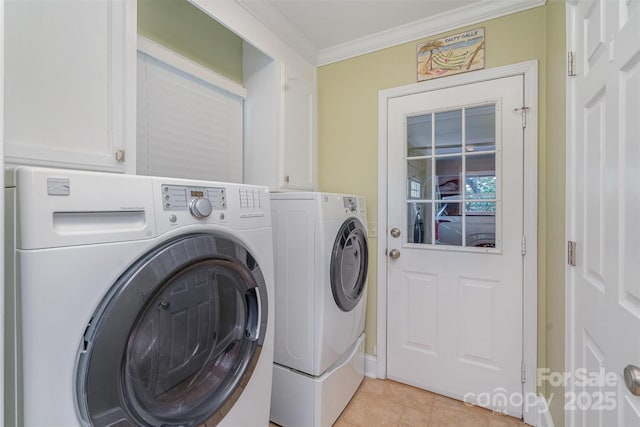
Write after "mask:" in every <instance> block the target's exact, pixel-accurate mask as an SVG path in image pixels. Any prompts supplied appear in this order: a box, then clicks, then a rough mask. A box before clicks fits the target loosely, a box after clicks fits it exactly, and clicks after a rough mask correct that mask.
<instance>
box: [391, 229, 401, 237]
mask: <svg viewBox="0 0 640 427" xmlns="http://www.w3.org/2000/svg"><path fill="white" fill-rule="evenodd" d="M391 237H395V238H396V239H397V238H398V237H400V229H399V228H397V227H393V228H392V229H391Z"/></svg>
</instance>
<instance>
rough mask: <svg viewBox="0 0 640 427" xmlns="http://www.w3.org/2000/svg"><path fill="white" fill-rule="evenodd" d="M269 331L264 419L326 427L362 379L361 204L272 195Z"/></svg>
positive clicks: (364, 247)
mask: <svg viewBox="0 0 640 427" xmlns="http://www.w3.org/2000/svg"><path fill="white" fill-rule="evenodd" d="M271 206H272V218H273V227H274V257H275V266H276V267H275V277H276V282H275V283H276V284H275V299H276V302H275V304H276V307H277V311H276V328H275V356H274V362H275V364H274V379H273V382H274V386H273V394H272V400H271V420H272V421H273V422H275V423H277V424H280V425H283V426H294V425H295V426H324V425H331V424H332V423H333V422H334V421H335V420H336V419H337V417H338V416H339V415H340V412H342V410H343V409H344V408H345V406H346V405H347V403H348V402H349V400H350V399H351V397H352V396H353V394H354V393H355V391H356V389H357V388H358V386H359V384H360V382H361V381H362V379H363V377H364V350H363V346H364V320H365V307H366V283H367V282H366V278H367V268H368V242H367V232H366V224H367V215H366V208H365V201H364V198H363V197H359V196H353V195H344V194H331V193H318V192H295V193H272V194H271Z"/></svg>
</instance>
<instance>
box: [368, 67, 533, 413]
mask: <svg viewBox="0 0 640 427" xmlns="http://www.w3.org/2000/svg"><path fill="white" fill-rule="evenodd" d="M515 75H522V76H524V100H525V104H526V107H528V110H527V126H526V128H525V129H524V139H525V141H524V188H525V190H526V191H525V194H524V233H525V236H526V253H527V255H526V256H525V257H524V273H523V283H524V289H523V298H524V302H523V316H524V319H523V325H524V330H523V347H524V348H523V356H524V362H525V377H526V382H525V384H524V394H525V395H524V396H523V397H524V399H525V402H527V400H526V399H527V397H528V396H535V395H537V391H536V383H537V381H536V378H537V376H536V375H537V367H538V366H537V352H538V328H537V319H538V313H537V309H538V300H537V299H538V274H537V269H538V236H537V233H538V215H537V212H538V61H537V60H535V61H528V62H522V63H519V64H513V65H507V66H503V67H498V68H492V69H488V70H482V71H474V72H471V73H466V74H459V75H456V76H451V77H446V78H440V79H434V80H430V81H426V82H421V83H415V84H410V85H406V86H400V87H395V88H390V89H384V90H381V91H379V92H378V246H377V261H378V271H377V272H378V295H377V297H378V321H377V329H378V333H377V355H376V357H377V360H376V376H377V377H378V378H386V377H387V255H386V250H387V236H386V233H388V223H387V179H388V169H387V145H388V132H387V114H388V101H389V99H391V98H396V97H400V96H406V95H413V94H417V93H422V92H429V91H434V90H439V89H445V88H449V87H454V86H460V85H464V84H471V83H479V82H483V81H486V80H494V79H499V78H503V77H510V76H515ZM524 406H525V408H524V420H525V422H527V423H529V424H533V425H535V423H536V421H537V415H538V414H537V408H536V407H533V406H532V405H524Z"/></svg>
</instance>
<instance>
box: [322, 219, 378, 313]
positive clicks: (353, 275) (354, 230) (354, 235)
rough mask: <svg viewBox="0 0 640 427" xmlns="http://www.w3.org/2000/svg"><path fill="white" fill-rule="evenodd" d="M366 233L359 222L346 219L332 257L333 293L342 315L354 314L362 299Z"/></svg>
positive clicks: (367, 260)
mask: <svg viewBox="0 0 640 427" xmlns="http://www.w3.org/2000/svg"><path fill="white" fill-rule="evenodd" d="M368 263H369V252H368V247H367V232H366V230H365V228H364V226H363V225H362V222H360V220H359V219H357V218H349V219H347V220H346V221H345V222H344V223H343V224H342V226H341V227H340V230H339V231H338V235H337V236H336V241H335V242H334V244H333V251H332V253H331V272H330V274H331V292H332V293H333V299H334V300H335V302H336V304H337V305H338V307H339V308H340V310H342V311H351V310H352V309H353V308H354V307H355V306H356V305H357V304H358V302H359V301H360V299H361V298H362V294H363V293H364V290H365V284H366V280H367V267H368Z"/></svg>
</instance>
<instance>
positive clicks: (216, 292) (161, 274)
mask: <svg viewBox="0 0 640 427" xmlns="http://www.w3.org/2000/svg"><path fill="white" fill-rule="evenodd" d="M266 325H267V290H266V285H265V281H264V277H263V275H262V273H261V271H260V267H259V266H258V264H257V263H256V261H255V259H254V257H253V256H251V254H250V253H249V252H248V251H247V249H246V248H245V247H244V246H243V245H242V244H241V243H240V242H238V241H237V240H235V239H233V238H231V237H228V236H220V235H210V234H196V235H189V236H184V237H182V238H178V239H176V240H172V241H170V242H167V243H166V244H164V245H162V246H160V247H158V248H156V249H154V250H152V251H151V252H150V253H148V254H147V255H146V256H145V257H143V258H142V259H140V260H139V261H138V262H136V263H135V264H134V265H133V266H132V267H131V268H129V270H128V271H127V272H126V273H125V274H124V275H123V276H122V277H120V279H119V280H118V281H117V282H116V283H115V285H114V286H113V287H112V289H111V291H110V292H109V294H108V295H107V296H106V297H105V298H104V300H103V301H102V303H101V304H100V306H99V307H98V309H97V310H96V312H95V314H94V317H93V319H92V321H91V323H90V324H89V326H88V328H87V331H86V333H85V336H84V342H83V345H82V347H81V349H80V354H79V358H78V370H77V378H76V380H77V393H78V396H77V397H78V403H79V405H78V407H79V409H80V412H81V416H82V417H83V418H84V421H85V422H87V423H89V424H91V425H94V426H115V425H117V426H125V425H143V426H192V425H199V424H202V423H204V422H206V423H207V425H208V426H209V425H215V424H217V423H218V422H219V421H220V420H221V419H222V418H223V417H224V415H225V414H227V413H228V412H229V410H230V409H231V407H232V406H233V404H234V403H235V401H236V400H237V399H238V398H239V397H240V395H241V394H242V391H243V389H244V387H245V385H246V383H247V382H248V381H249V378H250V377H251V374H252V372H253V369H254V367H255V365H256V363H257V361H258V358H259V356H260V351H261V348H262V343H263V340H264V336H265V331H266Z"/></svg>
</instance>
